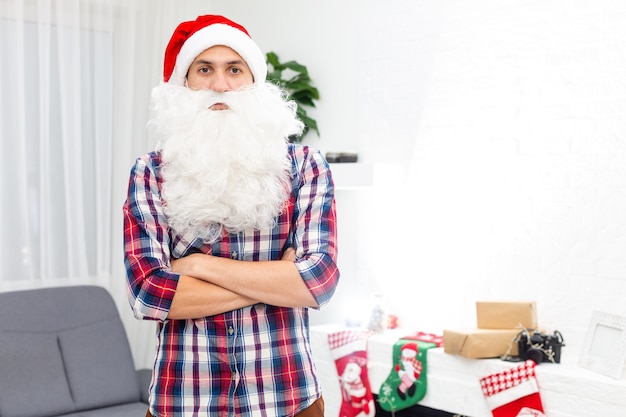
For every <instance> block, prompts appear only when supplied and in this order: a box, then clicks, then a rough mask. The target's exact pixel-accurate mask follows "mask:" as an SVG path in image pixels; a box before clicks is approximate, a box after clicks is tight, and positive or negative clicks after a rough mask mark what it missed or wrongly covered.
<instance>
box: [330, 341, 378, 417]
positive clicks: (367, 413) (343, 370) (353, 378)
mask: <svg viewBox="0 0 626 417" xmlns="http://www.w3.org/2000/svg"><path fill="white" fill-rule="evenodd" d="M368 334H369V332H367V331H363V330H344V331H340V332H336V333H330V334H329V335H328V345H329V347H330V351H331V353H332V356H333V359H334V360H335V366H336V368H337V374H338V376H339V385H340V386H341V394H342V395H341V397H342V401H341V409H340V411H339V416H340V417H373V416H374V414H375V413H376V407H375V405H374V396H373V395H372V390H371V388H370V382H369V378H368V375H367V337H368Z"/></svg>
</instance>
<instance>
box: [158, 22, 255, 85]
mask: <svg viewBox="0 0 626 417" xmlns="http://www.w3.org/2000/svg"><path fill="white" fill-rule="evenodd" d="M216 45H224V46H228V47H229V48H231V49H232V50H234V51H235V52H237V53H238V54H239V55H240V56H241V58H243V60H244V61H246V64H248V67H249V68H250V71H252V76H253V77H254V82H255V83H263V82H265V78H266V76H267V63H266V61H265V55H264V54H263V52H262V51H261V49H260V48H259V46H258V45H257V44H256V42H254V41H253V40H252V38H251V37H250V34H248V31H247V30H246V29H245V28H244V27H243V26H241V25H240V24H238V23H235V22H233V21H232V20H229V19H227V18H225V17H224V16H219V15H204V16H198V18H197V19H196V20H193V21H189V22H182V23H181V24H180V25H178V27H177V28H176V30H175V31H174V33H173V34H172V38H171V39H170V41H169V43H168V45H167V48H166V49H165V60H164V63H163V81H165V82H167V83H171V84H176V85H185V80H186V79H187V72H188V71H189V67H190V66H191V64H192V63H193V60H194V59H196V57H197V56H198V55H200V54H201V53H202V52H203V51H205V50H206V49H208V48H210V47H212V46H216Z"/></svg>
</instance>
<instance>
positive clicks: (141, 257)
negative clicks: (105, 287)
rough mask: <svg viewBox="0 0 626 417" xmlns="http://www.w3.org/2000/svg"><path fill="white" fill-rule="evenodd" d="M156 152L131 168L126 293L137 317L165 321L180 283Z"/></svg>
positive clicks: (126, 224) (126, 207)
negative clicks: (172, 255) (173, 268)
mask: <svg viewBox="0 0 626 417" xmlns="http://www.w3.org/2000/svg"><path fill="white" fill-rule="evenodd" d="M158 163H159V159H158V156H157V154H154V153H153V154H148V155H146V156H144V157H142V158H139V159H137V161H136V162H135V165H134V166H133V168H132V169H131V173H130V179H129V183H128V196H127V199H126V202H125V203H124V206H123V214H124V264H125V266H126V275H127V295H128V301H129V303H130V305H131V308H132V310H133V313H134V315H135V317H136V318H138V319H146V320H165V319H166V318H167V315H168V313H169V309H170V305H171V303H172V299H173V297H174V293H175V292H176V286H177V285H178V277H179V276H178V274H174V273H172V272H170V266H169V265H170V263H169V259H170V249H169V240H170V236H169V232H168V227H167V222H166V219H165V215H164V214H163V207H162V204H161V197H160V192H159V179H158V176H157V172H156V170H157V169H158Z"/></svg>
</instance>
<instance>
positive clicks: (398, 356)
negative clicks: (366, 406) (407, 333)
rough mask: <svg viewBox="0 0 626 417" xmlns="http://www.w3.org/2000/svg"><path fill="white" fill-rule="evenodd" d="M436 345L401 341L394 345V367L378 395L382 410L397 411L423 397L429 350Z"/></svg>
mask: <svg viewBox="0 0 626 417" xmlns="http://www.w3.org/2000/svg"><path fill="white" fill-rule="evenodd" d="M435 347H437V343H433V342H424V341H421V340H416V339H413V338H412V339H408V338H406V339H405V338H402V339H399V340H398V341H397V342H396V343H395V344H394V346H393V357H392V361H393V368H392V369H391V372H390V374H389V376H388V377H387V379H386V380H385V382H383V384H382V385H381V386H380V390H379V392H378V403H379V404H380V407H381V408H382V409H383V410H386V411H391V412H394V411H398V410H402V409H405V408H408V407H410V406H412V405H415V404H417V403H418V402H419V401H420V400H421V399H422V398H424V396H425V395H426V371H427V361H426V359H427V356H426V354H427V352H428V349H432V348H435Z"/></svg>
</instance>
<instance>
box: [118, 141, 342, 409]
mask: <svg viewBox="0 0 626 417" xmlns="http://www.w3.org/2000/svg"><path fill="white" fill-rule="evenodd" d="M288 152H289V156H290V158H291V161H292V179H293V193H292V196H291V200H290V204H289V206H288V207H289V208H288V210H285V212H284V213H283V214H282V215H280V216H279V218H278V219H277V220H278V221H277V224H276V226H275V227H274V228H272V229H271V230H262V231H258V230H246V231H243V232H240V233H232V234H224V236H223V238H222V239H221V240H219V241H218V242H216V243H214V244H212V245H207V244H203V243H202V241H201V240H200V239H196V238H195V237H194V236H180V235H178V234H176V233H175V232H174V231H172V230H170V229H169V228H168V225H167V219H166V217H165V215H164V214H163V207H162V202H161V197H160V196H161V182H162V178H161V176H160V174H159V167H160V162H161V160H160V154H159V153H156V152H153V153H150V154H147V155H145V156H144V157H142V158H139V159H138V160H137V161H136V163H135V165H134V167H133V169H132V171H131V175H130V181H129V190H128V198H127V201H126V203H125V205H124V245H125V264H126V270H127V276H128V286H127V290H128V298H129V301H130V304H131V307H132V309H133V312H134V314H135V316H136V317H137V318H139V319H148V320H158V326H157V354H156V360H155V363H154V372H153V377H152V383H151V386H150V410H151V412H152V414H154V415H155V416H158V417H165V416H167V417H177V416H291V415H294V414H296V413H298V412H300V411H302V410H303V409H305V408H307V407H308V406H309V405H310V404H312V403H313V401H315V400H316V399H317V398H318V397H319V396H320V394H321V392H320V385H319V382H318V379H317V376H316V370H315V366H314V364H313V360H312V355H311V349H310V343H309V328H308V309H307V308H284V307H276V306H272V305H267V304H262V303H258V304H256V305H253V306H250V307H245V308H241V309H238V310H233V311H229V312H226V313H223V314H217V315H214V316H210V317H204V318H200V319H195V320H168V319H167V314H168V311H169V308H170V305H171V302H172V298H173V296H174V293H175V291H176V285H177V282H178V274H175V273H172V272H171V270H170V263H169V261H170V258H179V257H182V256H185V255H188V254H191V253H195V252H203V253H211V254H212V255H214V256H223V257H230V258H233V259H239V260H246V261H262V260H276V259H280V257H281V255H282V253H283V251H284V249H285V248H286V247H289V246H293V247H294V248H295V249H296V259H297V260H296V261H295V263H296V266H297V268H298V271H299V272H300V275H301V276H302V279H303V280H304V282H305V283H306V285H307V287H308V288H309V291H310V292H311V294H312V295H313V297H314V298H315V300H316V301H317V303H318V304H319V306H320V307H321V306H323V305H325V304H326V303H328V301H329V300H330V298H331V296H332V294H333V292H334V290H335V287H336V285H337V282H338V279H339V271H338V269H337V266H336V256H337V245H336V223H335V201H334V194H333V181H332V176H331V173H330V170H329V167H328V164H327V162H326V161H325V160H324V158H323V157H322V155H321V153H319V151H314V150H312V149H310V148H308V147H306V146H301V145H293V144H290V145H289V151H288Z"/></svg>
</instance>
